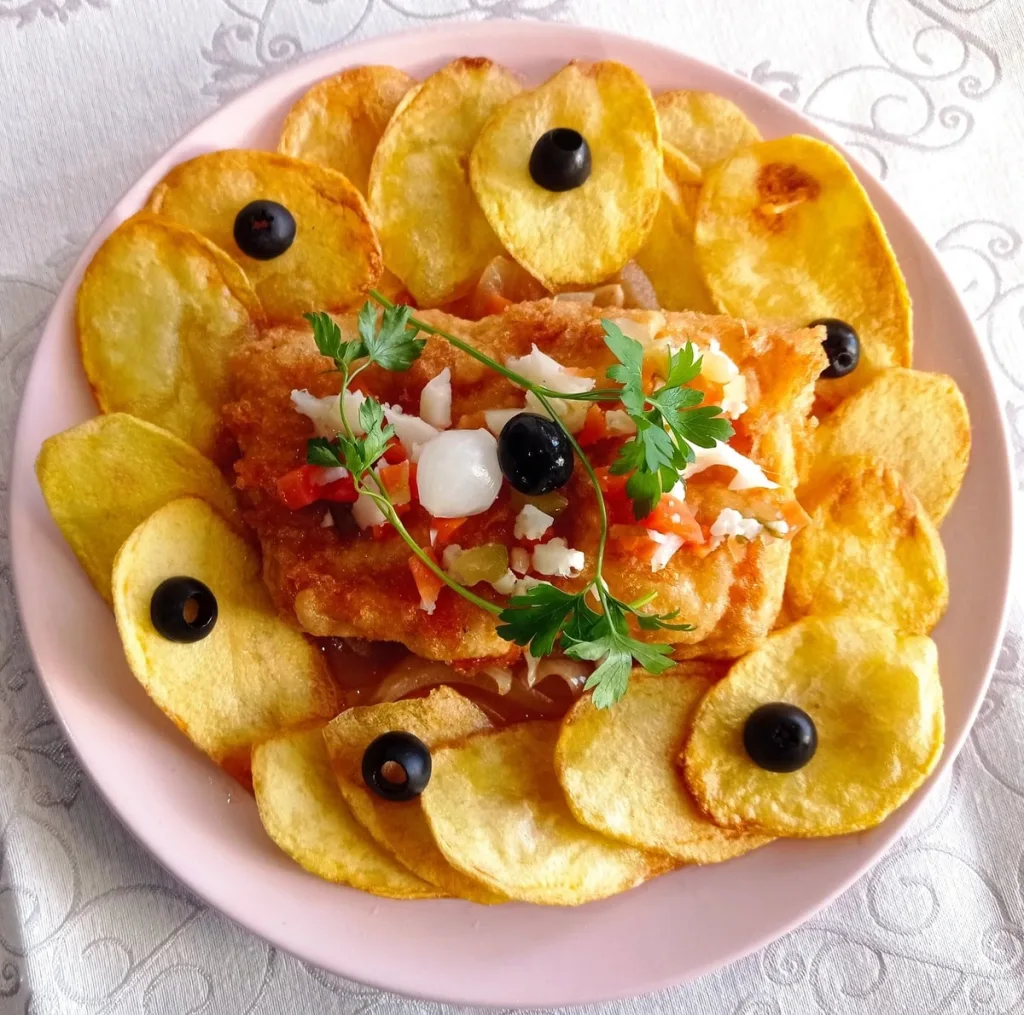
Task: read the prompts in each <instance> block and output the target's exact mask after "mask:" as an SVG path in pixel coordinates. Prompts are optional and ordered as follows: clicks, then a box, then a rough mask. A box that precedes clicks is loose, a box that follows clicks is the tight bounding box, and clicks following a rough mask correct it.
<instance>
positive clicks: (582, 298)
mask: <svg viewBox="0 0 1024 1015" xmlns="http://www.w3.org/2000/svg"><path fill="white" fill-rule="evenodd" d="M593 302H594V294H593V293H592V292H589V293H585V292H579V293H558V295H556V296H555V303H593Z"/></svg>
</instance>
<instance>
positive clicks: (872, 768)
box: [682, 614, 944, 837]
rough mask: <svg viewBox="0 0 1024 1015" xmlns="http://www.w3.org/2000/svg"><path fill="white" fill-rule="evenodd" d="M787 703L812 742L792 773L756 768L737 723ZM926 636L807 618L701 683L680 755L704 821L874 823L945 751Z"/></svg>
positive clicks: (836, 829)
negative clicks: (811, 732)
mask: <svg viewBox="0 0 1024 1015" xmlns="http://www.w3.org/2000/svg"><path fill="white" fill-rule="evenodd" d="M779 701H781V702H788V703H789V704H792V705H796V706H797V707H799V708H802V709H803V710H804V711H805V712H806V713H807V714H808V715H810V717H811V718H812V719H813V720H814V724H815V726H816V728H817V732H818V749H817V751H816V752H815V754H814V756H813V757H812V758H811V760H810V761H809V762H808V763H807V764H806V765H804V767H803V768H800V769H798V770H797V771H795V772H787V773H783V772H769V771H766V770H765V769H763V768H760V767H758V766H757V765H755V764H754V762H753V761H751V759H750V758H749V756H748V755H747V753H746V751H745V750H744V747H743V727H744V724H745V723H746V721H747V718H748V716H750V714H751V713H752V712H753V711H754V710H755V709H756V708H758V707H760V706H761V705H766V704H769V703H770V702H779ZM943 722H944V720H943V713H942V685H941V684H940V682H939V667H938V653H937V651H936V648H935V644H934V642H932V641H931V639H929V638H925V637H921V636H919V635H910V636H903V635H898V634H896V633H895V632H893V631H892V629H891V628H888V627H886V626H885V625H884V624H880V623H879V622H878V621H877V620H870V619H868V618H866V617H854V616H848V615H839V614H836V615H833V616H831V617H808V618H807V619H806V620H801V621H799V622H798V623H796V624H793V625H792V626H791V627H788V628H785V629H784V630H782V631H779V632H778V633H777V634H773V635H771V636H770V637H769V638H768V640H767V641H766V642H765V643H764V644H762V645H761V646H760V647H759V648H756V649H755V650H754V651H753V652H751V653H750V654H749V655H747V656H744V657H743V658H742V659H740V660H739V662H737V663H736V664H735V666H733V668H732V669H731V670H730V671H729V675H728V676H727V677H726V678H725V679H724V680H722V681H721V682H720V683H718V684H715V686H714V687H712V688H711V690H710V691H708V694H707V696H706V697H705V698H704V700H703V702H701V704H700V706H699V707H698V709H697V714H696V716H695V717H694V721H693V728H692V730H691V733H690V737H689V740H688V741H687V744H686V748H685V751H684V755H683V759H682V760H683V762H684V774H685V777H686V782H687V785H688V786H689V787H690V791H691V792H692V793H693V795H694V797H695V798H696V799H697V802H698V803H699V804H700V806H701V807H702V808H703V809H704V810H705V811H706V812H707V814H708V815H709V817H710V818H711V820H712V821H714V822H716V823H717V824H720V825H724V826H726V827H731V828H738V829H745V830H747V831H751V832H763V833H765V834H770V835H786V836H796V837H805V836H820V835H840V834H843V833H846V832H857V831H860V830H862V829H865V828H871V827H873V826H874V825H877V824H878V823H879V822H880V821H882V820H883V819H884V818H886V817H887V816H888V815H889V814H891V813H892V811H894V810H895V809H896V808H897V807H899V805H900V804H902V803H903V802H904V801H905V800H906V799H907V797H909V796H910V794H911V793H913V792H914V790H915V789H917V787H918V786H920V785H921V783H922V782H924V780H925V778H926V777H927V776H928V774H929V773H930V772H931V770H932V769H933V768H934V767H935V763H936V762H937V761H938V759H939V755H940V754H941V752H942V739H943Z"/></svg>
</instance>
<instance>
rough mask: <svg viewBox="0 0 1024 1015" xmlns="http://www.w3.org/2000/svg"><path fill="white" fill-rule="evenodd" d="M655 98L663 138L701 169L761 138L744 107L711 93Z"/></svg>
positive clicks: (690, 93) (675, 93)
mask: <svg viewBox="0 0 1024 1015" xmlns="http://www.w3.org/2000/svg"><path fill="white" fill-rule="evenodd" d="M654 101H655V104H656V105H657V107H658V119H659V120H660V121H661V134H662V137H663V138H664V139H665V140H666V141H668V142H669V143H670V144H673V145H675V146H676V148H678V149H679V150H680V151H681V152H683V153H684V154H685V155H687V156H688V157H689V158H690V159H692V160H693V161H694V162H695V163H696V164H697V165H698V166H699V167H700V168H701V169H710V168H711V167H712V166H714V165H717V164H718V163H719V162H721V161H722V159H726V158H728V157H729V156H730V155H732V154H733V153H734V152H735V151H736V150H737V149H738V148H745V147H747V146H748V145H752V144H756V143H757V142H758V141H760V140H761V135H760V133H759V132H758V130H757V128H756V127H755V126H754V125H753V124H752V123H751V122H750V121H749V120H748V119H747V117H746V115H745V114H744V112H743V110H742V109H740V107H739V106H737V105H736V103H735V102H730V101H729V99H727V98H725V97H724V96H721V95H715V94H714V92H690V91H679V92H662V94H661V95H659V96H658V97H657V98H656V99H655V100H654Z"/></svg>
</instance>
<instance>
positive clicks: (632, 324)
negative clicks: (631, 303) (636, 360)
mask: <svg viewBox="0 0 1024 1015" xmlns="http://www.w3.org/2000/svg"><path fill="white" fill-rule="evenodd" d="M659 316H660V315H659ZM612 324H617V325H618V326H619V330H620V331H621V332H622V334H623V335H625V336H626V337H627V338H632V339H633V340H634V341H636V342H639V343H640V344H641V345H642V346H643V347H644V348H646V347H647V346H649V345H650V344H651V343H652V342H653V341H654V335H653V334H652V332H651V329H650V328H649V327H648V326H647V325H646V324H644V323H643V321H634V320H633V318H632V317H615V318H612Z"/></svg>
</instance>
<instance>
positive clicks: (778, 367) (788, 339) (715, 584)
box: [225, 300, 825, 661]
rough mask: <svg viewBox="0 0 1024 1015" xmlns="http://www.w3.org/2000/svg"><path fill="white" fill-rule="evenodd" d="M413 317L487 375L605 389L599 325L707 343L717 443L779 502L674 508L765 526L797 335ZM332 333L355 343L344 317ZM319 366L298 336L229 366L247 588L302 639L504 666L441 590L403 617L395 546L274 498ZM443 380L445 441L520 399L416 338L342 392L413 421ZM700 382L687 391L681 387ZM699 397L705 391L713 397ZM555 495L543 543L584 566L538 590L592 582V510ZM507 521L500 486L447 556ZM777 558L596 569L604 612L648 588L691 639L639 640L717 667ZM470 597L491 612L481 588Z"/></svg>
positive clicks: (265, 341) (760, 553)
mask: <svg viewBox="0 0 1024 1015" xmlns="http://www.w3.org/2000/svg"><path fill="white" fill-rule="evenodd" d="M421 316H422V317H423V318H424V319H425V320H427V321H429V322H430V323H431V324H433V325H435V326H437V327H441V328H444V329H445V330H448V331H451V332H452V333H454V334H457V335H459V336H460V337H462V338H464V339H465V340H466V341H468V342H471V343H472V344H473V345H475V346H476V347H477V348H479V349H481V350H482V351H484V352H486V353H488V354H489V355H491V356H492V357H494V358H495V359H497V360H499V361H501V362H504V361H505V360H506V359H508V358H509V357H511V356H522V355H525V354H527V353H529V352H530V349H531V347H532V346H533V345H536V346H537V347H538V348H539V349H540V350H542V351H543V352H545V353H547V354H548V355H550V356H551V357H553V358H554V359H555V360H557V361H558V362H559V363H561V364H562V365H563V366H565V367H570V368H576V369H577V370H578V371H579V372H581V373H586V374H589V375H590V376H593V377H594V378H595V379H598V380H600V381H601V382H602V383H607V382H604V381H603V377H604V371H605V369H606V368H607V367H608V366H609V365H610V364H611V363H612V362H613V359H612V357H611V354H610V353H609V351H608V349H607V348H606V346H605V344H604V341H603V331H602V328H601V324H600V321H601V318H602V317H605V318H609V319H614V320H620V319H622V318H629V319H631V320H632V321H636V322H638V323H641V324H644V325H645V326H646V327H647V329H648V331H649V332H650V334H651V335H653V336H655V339H656V341H655V346H657V344H658V342H661V341H671V342H672V343H674V344H681V343H683V342H685V341H692V342H695V343H696V344H697V345H698V346H700V347H703V348H705V349H706V348H708V346H709V344H710V342H711V340H712V339H716V340H717V341H718V342H719V343H720V344H721V348H722V350H723V351H724V352H725V353H726V354H727V355H728V356H730V357H731V358H732V360H733V361H734V362H735V363H736V364H737V366H738V367H739V368H740V371H741V373H742V374H743V375H744V376H745V378H746V380H747V403H748V406H749V408H748V410H747V411H746V412H745V413H744V414H743V415H742V416H741V417H740V418H739V419H738V420H737V421H736V423H735V427H736V436H735V437H734V438H733V440H732V441H731V443H732V445H733V447H735V448H736V450H738V451H740V452H741V453H743V454H745V455H748V456H749V457H750V458H752V459H753V460H754V461H755V462H757V463H758V464H759V465H760V466H761V467H762V468H763V470H764V471H765V473H766V474H767V475H768V476H769V477H770V478H772V479H774V480H775V481H776V482H778V483H779V489H777V490H764V489H755V490H746V491H731V490H729V489H727V487H728V484H729V483H730V481H731V480H732V478H733V475H734V473H733V471H732V470H731V469H727V468H723V467H713V468H709V469H707V470H706V471H704V472H702V473H700V474H698V475H696V476H693V477H692V478H691V479H690V480H689V482H688V483H687V504H688V505H689V507H690V508H691V509H692V510H693V511H694V512H695V513H696V514H697V517H698V519H699V520H701V521H702V522H704V523H706V524H710V522H711V521H713V520H714V518H715V517H717V514H718V512H719V511H721V510H722V509H723V508H725V507H732V508H735V509H737V510H739V511H740V512H741V513H743V514H744V515H746V516H755V517H756V516H758V515H759V514H760V515H761V516H762V517H769V518H772V517H778V514H779V507H780V505H782V504H784V503H785V502H787V501H790V500H792V496H793V489H794V487H795V486H796V481H797V469H798V461H799V458H800V456H801V454H802V453H804V449H805V447H806V445H807V443H808V438H809V433H810V427H811V426H812V425H813V423H812V421H811V419H810V411H811V403H812V399H813V394H814V382H815V379H816V378H817V376H818V374H819V373H820V372H821V370H822V369H823V368H824V366H825V357H824V353H823V352H822V349H821V344H820V339H819V337H818V336H817V335H816V333H815V332H814V331H811V330H800V331H794V332H788V333H787V332H780V331H764V330H757V329H754V328H752V327H750V326H748V325H746V324H744V323H743V322H740V321H735V320H732V319H730V318H726V317H709V316H705V315H701V314H695V313H662V312H654V311H639V310H619V309H609V308H603V309H596V308H593V307H589V306H586V305H582V304H578V303H572V302H553V301H551V300H543V301H539V302H536V303H526V304H518V305H515V306H511V307H509V308H508V309H507V310H506V311H505V312H504V313H502V314H500V315H497V316H494V317H489V318H485V319H484V320H482V321H479V322H468V321H463V320H460V319H457V318H453V317H450V316H448V315H446V314H443V313H440V312H438V311H424V312H423V313H422V315H421ZM340 323H341V324H342V327H343V330H347V331H349V332H350V333H354V332H353V329H354V321H353V320H351V319H346V320H343V321H341V322H340ZM330 366H331V364H330V363H329V362H328V361H327V360H325V359H324V358H322V357H321V356H320V355H319V354H318V353H317V350H316V347H315V345H314V343H313V339H312V335H311V333H310V331H309V330H307V329H302V330H295V329H277V330H273V331H270V332H268V333H266V334H265V335H264V336H263V337H262V338H261V339H260V340H259V341H257V342H255V343H253V344H251V345H249V346H247V347H246V348H245V349H244V350H243V351H242V352H241V353H239V355H238V356H237V357H236V360H235V362H234V365H233V373H234V391H235V396H234V397H235V400H234V401H233V402H232V403H231V404H229V405H228V406H227V407H226V409H225V422H226V424H227V426H228V428H229V429H230V431H231V432H232V434H233V435H234V437H235V439H236V440H237V442H238V445H239V448H240V449H241V453H242V456H241V458H240V460H239V461H238V463H237V465H236V471H237V485H238V488H239V489H240V490H241V491H242V495H243V498H242V499H243V509H244V512H245V516H246V518H247V520H248V521H249V523H250V524H251V525H252V527H253V528H254V529H255V531H256V532H257V534H258V535H259V538H260V541H261V543H262V546H263V561H264V577H265V579H266V581H267V584H268V586H269V587H270V590H271V592H272V594H273V595H274V598H275V601H276V603H277V605H278V607H279V609H280V610H282V611H283V612H284V613H286V614H294V615H295V616H296V618H297V619H298V622H299V623H300V624H301V626H302V627H304V628H305V629H306V630H307V631H309V632H310V633H312V634H315V635H336V636H342V637H360V638H367V639H371V640H376V641H399V642H402V643H404V644H405V645H406V646H407V647H408V648H409V649H411V650H412V651H413V652H415V653H417V654H418V655H421V656H424V657H426V658H430V659H440V660H445V661H469V660H479V659H491V660H493V659H496V658H501V657H506V656H509V657H510V658H512V657H514V656H515V655H516V654H518V649H516V648H515V646H512V645H510V644H509V643H508V642H506V641H504V640H503V639H501V638H499V637H498V636H497V634H496V632H495V627H496V622H495V620H494V619H493V618H492V617H490V616H489V615H487V614H486V613H484V612H483V611H482V610H480V609H478V608H476V607H474V606H472V605H471V604H470V603H468V602H466V601H465V600H463V599H462V598H461V597H459V596H458V595H456V594H455V593H453V592H452V591H451V590H448V589H445V590H443V591H442V593H441V595H440V598H439V599H438V602H437V606H436V609H435V612H434V613H433V614H432V615H427V614H426V613H425V612H424V611H423V610H421V609H420V608H419V601H420V600H419V595H418V593H417V591H416V587H415V584H414V582H413V579H412V576H411V573H410V571H409V567H408V560H409V550H408V547H407V546H406V545H405V544H404V542H403V541H402V540H401V538H400V537H399V536H398V535H397V534H396V533H394V532H393V531H391V530H390V529H389V530H388V531H387V534H386V535H384V536H383V538H373V537H372V536H371V535H370V534H369V532H362V533H360V532H358V531H355V530H351V529H350V530H344V529H341V528H338V527H333V528H322V527H321V522H322V521H323V519H324V513H325V508H324V505H322V504H321V505H313V506H311V507H308V508H304V509H302V510H299V511H291V510H289V509H288V508H286V507H285V506H284V505H283V504H282V503H281V501H280V500H279V498H278V496H277V492H276V485H275V484H276V480H277V479H278V477H279V476H282V475H283V474H284V473H286V472H288V471H289V470H291V469H293V468H295V467H296V466H298V465H300V464H302V462H303V461H304V456H305V444H306V440H307V438H309V437H310V436H312V435H313V427H312V424H311V423H310V421H309V420H308V419H307V418H306V417H305V416H302V415H300V414H299V413H298V412H297V411H296V410H295V408H294V406H293V404H292V402H291V397H290V395H291V392H292V390H293V389H296V388H305V389H307V390H309V391H310V392H311V393H312V394H314V395H317V396H319V397H323V396H325V395H328V394H336V393H337V392H338V390H339V378H338V375H337V374H332V373H329V372H327V371H328V370H329V368H330ZM444 367H449V368H450V369H451V372H452V396H453V403H452V419H453V425H454V426H456V427H480V426H483V425H484V423H483V412H484V411H485V410H488V409H497V408H513V407H521V406H522V405H523V392H522V390H521V389H519V388H516V387H515V386H514V385H512V384H511V383H510V382H508V381H506V380H505V379H504V378H502V377H501V376H500V375H498V374H496V373H494V372H493V371H491V370H489V369H488V368H486V367H485V366H483V365H481V364H479V363H477V362H476V361H475V360H473V359H472V358H471V357H469V356H467V355H466V354H464V353H461V352H459V351H457V350H455V349H453V348H452V347H451V346H450V345H448V344H447V343H446V342H445V341H444V340H443V339H440V338H437V337H433V336H429V337H428V340H427V345H426V347H425V349H424V352H423V355H422V356H421V357H420V359H419V360H418V361H417V362H416V363H415V364H414V365H413V367H412V369H410V370H408V371H406V372H404V373H388V372H385V371H382V370H380V369H378V368H376V367H373V368H370V369H368V370H366V371H365V372H364V373H362V374H361V375H360V376H359V378H358V381H357V385H356V386H357V387H359V388H361V389H362V390H364V391H366V392H368V393H372V394H373V395H375V396H376V397H377V398H378V399H380V400H381V401H383V402H387V403H391V404H398V405H400V406H401V407H402V409H403V410H404V411H406V412H410V413H418V411H419V395H420V391H421V390H422V388H423V386H424V385H425V384H426V383H427V381H428V380H430V379H431V378H432V377H434V376H436V374H437V373H438V372H440V371H441V370H442V369H443V368H444ZM699 382H700V378H698V385H697V386H700V384H699ZM709 393H710V394H711V395H712V396H714V395H715V392H714V390H711V391H710V392H709ZM615 451H616V444H615V442H614V441H606V442H603V443H602V444H598V445H596V446H595V447H594V448H593V449H592V451H591V458H592V461H593V462H594V463H595V464H597V465H600V464H607V463H609V462H610V461H611V459H612V458H613V457H614V455H615ZM563 492H564V493H565V494H566V496H567V497H568V499H569V507H568V509H567V510H566V511H565V512H564V513H563V514H562V515H561V516H560V517H559V518H558V519H556V521H555V524H554V525H553V526H552V528H551V529H550V530H549V531H548V533H547V534H546V535H545V538H546V539H550V538H552V537H555V536H563V537H564V538H565V539H566V540H567V541H568V543H569V545H570V546H572V547H576V548H578V549H580V550H583V551H584V552H585V554H586V559H587V570H585V571H584V574H583V576H582V577H581V578H580V579H578V580H562V579H555V581H556V583H557V584H560V585H563V586H564V587H566V588H571V587H574V586H578V585H579V583H580V582H581V581H583V580H585V579H586V578H587V577H589V575H590V574H592V568H593V562H594V557H595V550H596V544H597V536H598V524H597V509H596V503H595V500H594V496H593V492H592V490H591V488H590V486H589V485H588V483H587V479H586V476H585V474H584V471H583V470H582V469H580V468H577V469H576V471H575V475H574V476H573V479H572V480H571V482H570V483H569V485H568V486H567V487H566V488H565V490H564V491H563ZM517 512H518V508H517V507H516V506H514V505H513V504H512V503H511V494H510V491H509V490H508V488H507V484H506V486H505V489H504V490H503V492H502V494H501V496H500V497H499V499H498V501H497V502H496V503H495V504H494V506H493V507H492V508H490V509H489V510H488V511H487V512H485V513H484V514H481V515H477V516H475V517H472V518H470V519H469V520H468V521H467V522H465V523H464V524H463V525H462V526H461V527H460V528H459V530H458V533H457V541H458V543H459V544H460V545H461V546H462V547H463V548H468V547H471V546H477V545H480V544H483V543H488V542H501V543H504V544H506V545H511V544H513V543H514V542H515V540H514V539H513V532H512V530H513V525H514V520H515V516H516V514H517ZM404 520H405V523H406V525H407V527H408V529H409V530H410V532H411V533H412V534H413V535H414V536H415V537H416V539H417V540H418V541H419V542H420V543H421V545H428V544H429V528H430V520H429V517H428V516H427V515H426V513H425V512H424V511H423V509H422V508H420V507H418V506H416V507H414V508H413V510H412V511H410V513H409V514H408V515H406V516H405V519H404ZM788 556H789V544H788V542H786V541H785V540H782V539H774V538H764V539H758V540H755V541H753V542H751V543H749V544H746V545H745V546H738V545H736V543H735V541H730V542H729V543H728V544H726V545H723V546H721V547H720V548H718V549H716V550H714V551H712V552H710V553H708V554H706V555H705V556H698V555H696V554H694V553H690V552H687V551H685V550H683V551H680V552H678V553H676V554H675V556H674V557H673V558H672V559H671V561H670V562H669V564H668V566H667V567H666V568H665V569H664V570H661V571H659V572H657V573H652V570H651V565H650V563H649V561H647V560H644V559H637V558H636V557H635V556H632V555H630V554H628V553H626V552H624V551H622V550H620V549H616V548H615V544H614V543H613V544H611V545H610V547H609V552H608V556H607V558H606V566H605V573H606V577H607V579H608V582H609V585H610V587H611V590H612V592H613V593H614V594H615V595H616V596H618V597H619V598H621V599H624V600H627V601H628V600H633V599H635V598H638V597H640V596H642V595H646V594H647V593H649V592H650V591H652V590H653V591H656V592H657V598H656V599H655V601H654V603H653V605H652V609H657V610H658V611H659V612H666V611H670V610H678V611H679V619H680V620H685V621H686V622H688V623H690V624H692V625H694V630H692V631H688V632H684V631H658V632H654V633H653V634H650V635H647V634H645V637H653V638H657V639H659V640H665V641H669V642H673V643H676V644H677V645H678V654H679V655H681V656H685V655H691V656H717V657H731V656H735V655H739V654H741V653H742V652H744V651H746V650H747V649H749V648H750V647H751V646H753V645H754V644H756V643H757V642H758V641H759V640H760V639H762V638H763V637H764V636H765V635H766V634H767V632H768V631H769V630H770V629H771V627H772V624H773V622H774V620H775V618H776V615H777V613H778V610H779V604H780V601H781V597H782V590H783V585H784V583H785V574H786V564H787V561H788ZM475 591H477V592H478V593H479V594H481V595H485V596H487V597H488V598H489V599H492V600H493V601H495V602H499V603H500V602H502V597H501V596H499V595H497V594H496V593H493V592H491V591H490V590H489V587H488V586H487V585H483V584H482V585H479V586H477V587H476V589H475Z"/></svg>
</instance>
